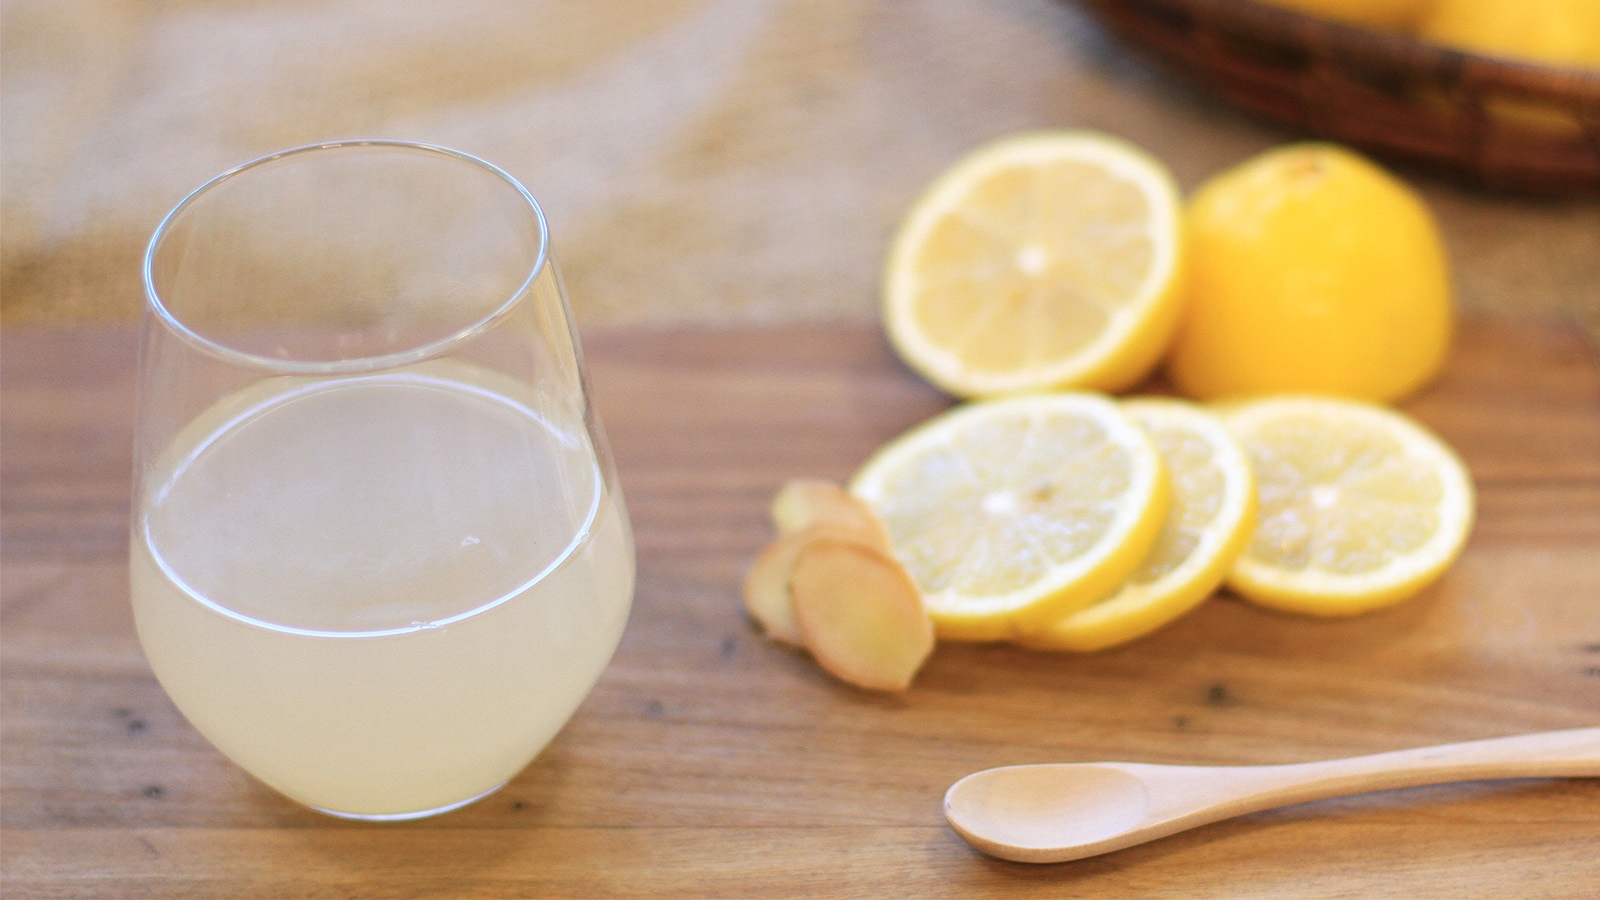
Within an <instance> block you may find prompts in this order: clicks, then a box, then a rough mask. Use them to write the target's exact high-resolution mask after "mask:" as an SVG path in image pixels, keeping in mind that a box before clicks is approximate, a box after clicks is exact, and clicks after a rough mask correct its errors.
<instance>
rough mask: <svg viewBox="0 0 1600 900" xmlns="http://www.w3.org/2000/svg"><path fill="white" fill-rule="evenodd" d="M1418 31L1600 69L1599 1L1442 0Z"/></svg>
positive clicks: (1476, 49) (1445, 40) (1482, 48)
mask: <svg viewBox="0 0 1600 900" xmlns="http://www.w3.org/2000/svg"><path fill="white" fill-rule="evenodd" d="M1418 33H1419V34H1420V35H1421V36H1422V37H1423V38H1426V39H1427V40H1430V41H1433V42H1434V43H1438V44H1444V45H1446V46H1451V47H1456V48H1458V49H1461V50H1466V51H1469V52H1472V53H1479V54H1483V55H1486V56H1498V57H1503V58H1506V59H1511V60H1516V61H1520V62H1531V63H1535V64H1542V65H1552V66H1559V67H1567V68H1577V69H1600V2H1596V0H1537V2H1532V3H1526V2H1510V0H1439V2H1438V3H1437V5H1436V6H1435V7H1434V8H1433V10H1432V11H1431V12H1430V13H1429V14H1428V15H1427V16H1426V17H1425V18H1424V19H1423V21H1422V24H1421V26H1420V27H1419V29H1418Z"/></svg>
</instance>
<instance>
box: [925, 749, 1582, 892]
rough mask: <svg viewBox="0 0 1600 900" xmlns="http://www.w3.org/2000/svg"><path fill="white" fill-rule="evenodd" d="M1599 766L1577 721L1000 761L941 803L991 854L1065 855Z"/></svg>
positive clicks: (1044, 858)
mask: <svg viewBox="0 0 1600 900" xmlns="http://www.w3.org/2000/svg"><path fill="white" fill-rule="evenodd" d="M1594 777H1600V728H1575V729H1571V730H1568V731H1547V732H1543V733H1539V734H1524V735H1515V736H1512V737H1502V738H1491V739H1489V740H1483V741H1467V742H1464V743H1459V744H1442V745H1440V746H1437V747H1419V748H1416V749H1412V750H1396V751H1393V752H1390V753H1376V754H1373V755H1371V756H1355V757H1350V758H1348V759H1332V760H1327V761H1325V762H1308V763H1295V764H1291V765H1279V766H1168V765H1153V764H1147V763H1127V762H1093V763H1061V764H1055V765H1033V766H1002V767H1000V768H996V769H985V770H984V771H982V772H975V773H973V774H971V775H968V776H967V777H965V778H963V779H961V780H960V781H958V782H956V783H955V784H954V785H952V786H951V787H950V790H949V791H948V792H946V793H945V797H944V814H945V818H946V819H948V820H949V822H950V827H952V828H954V829H955V830H956V832H957V833H958V834H960V835H961V836H962V837H963V838H965V839H966V840H967V842H968V843H970V844H971V845H972V846H974V847H976V848H978V849H979V850H982V851H983V852H984V853H987V854H990V855H991V856H998V857H1000V858H1001V859H1010V860H1015V861H1017V862H1032V863H1047V862H1065V861H1067V860H1070V859H1082V858H1083V857H1086V856H1095V855H1098V854H1101V853H1108V852H1110V851H1112V850H1121V849H1122V848H1124V847H1131V846H1133V845H1134V844H1142V843H1144V842H1145V841H1150V840H1154V839H1156V838H1160V837H1166V836H1167V835H1169V834H1174V833H1176V832H1179V831H1183V830H1184V829H1187V828H1193V827H1195V826H1196V825H1205V824H1207V823H1209V822H1216V821H1220V820H1222V819H1228V818H1232V817H1233V816H1238V815H1243V814H1245V813H1251V812H1257V811H1259V810H1263V809H1272V808H1274V807H1278V806H1288V805H1290V804H1294V803H1304V802H1306V801H1308V800H1321V799H1325V798H1328V797H1342V796H1345V795H1348V794H1360V793H1365V792H1367V791H1381V790H1389V789H1391V788H1402V787H1415V786H1417V785H1423V784H1441V783H1444V782H1448V781H1477V780H1481V779H1489V778H1594Z"/></svg>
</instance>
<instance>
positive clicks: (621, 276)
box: [0, 0, 1600, 325]
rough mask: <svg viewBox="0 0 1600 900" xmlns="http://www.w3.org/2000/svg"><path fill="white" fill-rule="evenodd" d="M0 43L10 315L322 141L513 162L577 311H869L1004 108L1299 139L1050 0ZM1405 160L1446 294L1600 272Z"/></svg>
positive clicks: (411, 15)
mask: <svg viewBox="0 0 1600 900" xmlns="http://www.w3.org/2000/svg"><path fill="white" fill-rule="evenodd" d="M0 41H3V46H0V66H3V71H0V91H3V97H0V116H3V125H4V127H3V142H0V178H3V205H0V209H3V220H0V236H3V243H4V253H3V260H0V262H3V269H4V278H3V284H0V301H3V314H4V321H5V322H6V324H8V325H12V324H18V323H26V322H36V321H44V320H53V321H84V320H88V321H96V320H117V321H131V320H133V319H134V318H135V317H136V316H137V315H138V310H139V306H140V302H141V301H140V291H139V280H138V265H139V259H140V255H141V253H142V252H143V247H144V243H145V241H146V239H147V238H148V235H149V233H150V231H151V229H152V228H153V227H154V226H155V224H156V222H157V221H158V220H159V219H160V217H161V215H162V214H163V213H164V212H165V211H166V210H167V209H168V208H169V207H170V206H172V205H173V204H174V203H175V202H176V201H177V200H179V199H180V198H181V197H182V196H183V195H184V194H185V193H186V192H187V191H188V190H189V189H191V188H193V187H195V186H196V185H198V184H199V183H201V182H202V181H204V180H205V179H206V178H208V177H210V176H211V175H213V174H215V173H216V172H218V171H221V170H222V169H224V168H227V167H228V166H231V165H233V164H235V163H238V162H242V161H244V160H246V159H249V158H252V157H255V156H258V155H261V154H264V153H267V152H270V151H273V150H277V149H281V148H284V147H288V146H293V145H297V144H302V143H308V142H313V141H319V140H326V139H332V138H341V137H373V136H377V137H397V138H409V139H415V140H422V141H429V142H435V143H442V144H447V145H451V146H454V147H457V148H459V149H462V150H466V151H468V152H471V153H475V154H478V155H480V156H483V157H485V158H487V159H489V160H491V161H493V162H495V163H497V164H499V165H501V166H502V167H504V168H506V169H508V170H509V171H510V172H511V173H512V174H513V175H515V176H516V177H518V178H519V179H521V180H522V181H524V182H525V183H526V184H527V185H528V186H529V188H530V189H531V190H532V191H533V193H534V195H535V196H537V197H538V198H540V200H541V202H542V204H543V205H544V207H545V209H546V212H547V215H548V217H549V220H550V223H551V229H552V233H553V235H554V241H555V248H556V255H557V258H558V260H559V261H560V263H561V265H562V269H563V272H564V274H565V276H566V279H567V284H568V289H569V291H570V293H571V295H572V303H573V306H574V308H575V309H576V311H577V316H578V319H579V321H580V323H582V324H585V325H594V324H608V323H617V322H633V321H641V320H648V321H685V320H687V321H716V322H728V321H784V320H797V319H863V318H867V317H871V316H875V315H876V309H877V306H876V304H877V282H878V275H879V269H880V266H881V264H882V258H883V253H884V248H885V245H886V242H887V240H888V237H889V235H890V234H891V232H892V231H893V229H894V227H895V224H896V221H897V219H898V218H899V216H900V215H901V213H902V212H903V211H904V209H905V208H906V206H907V204H908V203H909V202H910V200H911V199H912V198H913V197H914V196H915V194H916V193H917V191H918V190H919V189H920V188H921V187H922V186H924V185H925V184H926V183H927V181H928V180H929V179H930V178H932V177H933V176H934V175H935V174H936V173H937V172H938V171H939V170H940V169H942V168H943V167H944V166H946V165H947V164H949V163H950V162H951V161H952V160H954V159H955V158H956V157H957V156H959V155H960V154H961V153H963V152H964V151H966V150H968V149H970V148H971V147H973V146H974V145H976V144H978V143H979V142H982V141H984V140H986V139H988V138H991V137H994V136H997V135H1000V134H1003V133H1006V132H1010V131H1014V130H1019V129H1025V128H1037V127H1050V126H1084V127H1092V128H1098V129H1102V130H1106V131H1111V132H1115V133H1118V134H1121V135H1123V136H1124V137H1127V138H1130V139H1132V140H1133V141H1135V142H1138V143H1140V144H1142V145H1144V146H1145V147H1147V148H1149V149H1150V150H1152V151H1153V152H1155V153H1156V154H1157V155H1159V156H1161V157H1162V158H1164V159H1165V160H1166V161H1167V162H1168V163H1169V164H1170V165H1171V166H1172V168H1173V170H1174V171H1175V173H1176V174H1177V176H1178V179H1179V181H1180V182H1181V183H1182V184H1183V185H1184V186H1185V187H1187V188H1192V187H1193V186H1194V185H1195V184H1197V183H1198V182H1199V181H1200V180H1201V179H1203V178H1204V177H1205V176H1207V175H1208V174H1210V173H1212V172H1215V171H1217V170H1219V169H1221V168H1223V167H1225V166H1228V165H1230V164H1232V163H1235V162H1237V161H1239V160H1241V159H1243V158H1245V157H1247V156H1248V155H1250V154H1252V153H1254V152H1256V151H1258V150H1260V149H1262V148H1265V147H1268V146H1271V145H1273V144H1277V143H1281V142H1284V141H1286V140H1290V139H1292V138H1293V137H1294V135H1293V134H1292V133H1291V132H1289V131H1287V130H1283V129H1279V128H1277V127H1275V126H1273V125H1270V124H1267V123H1263V122H1261V121H1259V120H1256V119H1252V118H1250V117H1247V116H1245V115H1242V114H1240V113H1237V112H1235V111H1234V110H1232V109H1230V108H1228V107H1227V106H1225V105H1223V104H1221V103H1219V102H1217V101H1215V100H1213V99H1211V98H1210V97H1208V96H1206V95H1204V94H1202V93H1199V92H1198V91H1196V90H1194V89H1192V88H1191V87H1190V86H1188V85H1187V84H1185V83H1184V82H1182V81H1180V80H1177V79H1175V78H1173V77H1171V76H1169V75H1168V74H1167V73H1166V72H1165V71H1164V70H1162V69H1159V68H1157V67H1153V66H1151V65H1149V64H1148V63H1147V62H1146V61H1145V60H1144V59H1143V58H1141V57H1138V56H1136V55H1134V54H1132V53H1130V52H1129V51H1128V50H1127V49H1126V48H1125V47H1123V46H1121V45H1119V44H1117V43H1116V42H1115V41H1113V40H1112V39H1111V38H1110V37H1108V36H1107V34H1106V33H1105V32H1104V31H1102V30H1101V29H1100V28H1099V26H1098V25H1097V24H1096V23H1095V21H1094V20H1093V19H1092V18H1091V17H1090V16H1089V15H1088V14H1086V13H1085V12H1084V11H1082V9H1080V8H1079V7H1077V6H1074V5H1072V4H1070V3H1068V2H1065V0H542V2H534V0H504V2H493V0H208V2H202V0H173V2H148V0H73V2H60V0H0ZM1406 174H1407V177H1409V178H1411V179H1412V180H1413V182H1414V183H1416V184H1418V185H1419V186H1420V187H1421V188H1422V189H1423V191H1424V192H1425V194H1426V196H1427V198H1428V199H1429V201H1430V202H1431V203H1432V204H1433V206H1434V208H1435V210H1436V211H1437V212H1438V214H1439V216H1440V219H1441V222H1442V223H1443V226H1444V229H1445V232H1446V239H1447V241H1448V243H1449V244H1450V247H1451V250H1452V253H1453V255H1454V258H1455V262H1456V269H1457V274H1458V280H1459V283H1460V286H1461V289H1460V294H1461V303H1462V305H1463V306H1464V307H1467V308H1480V309H1481V308H1492V309H1503V310H1513V311H1527V312H1529V313H1531V314H1544V313H1550V312H1554V311H1556V310H1557V309H1559V308H1560V307H1561V306H1562V305H1564V304H1567V303H1571V302H1573V301H1574V300H1582V299H1584V298H1583V296H1582V295H1585V294H1589V295H1591V296H1592V293H1593V292H1594V291H1596V290H1597V288H1596V285H1600V209H1597V208H1596V206H1595V205H1594V204H1592V203H1576V202H1571V203H1562V202H1535V201H1528V200H1522V199H1516V198H1509V197H1504V196H1496V195H1491V194H1483V193H1478V192H1474V191H1470V190H1465V189H1461V188H1458V187H1455V186H1453V185H1451V184H1449V183H1446V182H1443V181H1439V180H1436V179H1433V178H1431V177H1428V176H1426V175H1424V174H1420V173H1415V172H1407V173H1406ZM1591 302H1592V301H1591Z"/></svg>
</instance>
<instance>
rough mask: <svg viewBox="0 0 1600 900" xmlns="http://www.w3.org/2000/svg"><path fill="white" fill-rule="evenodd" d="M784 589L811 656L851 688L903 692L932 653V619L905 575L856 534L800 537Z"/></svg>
mask: <svg viewBox="0 0 1600 900" xmlns="http://www.w3.org/2000/svg"><path fill="white" fill-rule="evenodd" d="M789 596H790V599H791V601H792V603H793V609H794V617H795V621H796V623H797V624H798V625H799V630H800V634H801V636H802V637H803V638H804V640H805V646H806V648H807V649H808V650H810V651H811V655H812V656H814V657H815V658H816V660H817V662H818V663H819V664H821V665H822V667H823V668H824V669H826V670H827V671H828V672H829V673H831V674H833V675H834V676H836V677H838V678H840V679H841V680H843V681H846V682H849V683H850V684H853V685H856V686H857V687H862V688H867V689H869V690H880V691H903V690H905V689H906V688H907V687H909V686H910V685H911V680H912V679H913V678H915V677H916V674H917V671H918V670H919V669H921V668H922V664H923V662H924V661H925V660H926V659H927V658H928V655H929V654H930V653H932V652H933V645H934V635H933V620H932V619H930V618H929V617H928V613H927V610H925V609H924V608H923V606H922V596H921V594H920V593H919V592H918V591H917V586H916V585H915V584H914V583H913V582H912V581H911V576H910V575H908V574H906V570H905V568H904V567H903V566H901V565H900V564H899V563H898V562H896V561H895V560H894V559H893V558H892V557H890V556H889V555H888V554H886V553H884V552H883V551H881V550H877V549H875V548H873V547H871V546H868V545H865V544H862V543H861V542H860V541H856V540H849V539H840V538H838V537H832V536H818V537H815V538H814V539H812V540H809V541H807V542H805V544H804V546H802V547H801V549H800V551H799V554H798V555H797V556H796V557H795V560H794V564H793V567H792V571H791V574H790V576H789Z"/></svg>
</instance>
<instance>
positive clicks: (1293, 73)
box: [1077, 0, 1600, 196]
mask: <svg viewBox="0 0 1600 900" xmlns="http://www.w3.org/2000/svg"><path fill="white" fill-rule="evenodd" d="M1077 2H1078V3H1080V4H1081V5H1083V6H1084V7H1086V8H1088V9H1089V10H1090V11H1091V12H1093V13H1094V14H1095V15H1096V16H1097V17H1098V18H1099V19H1100V20H1101V21H1102V22H1103V23H1104V24H1105V25H1106V26H1107V27H1108V28H1110V29H1111V30H1112V31H1113V32H1115V33H1116V34H1118V35H1120V36H1121V37H1123V38H1124V39H1126V40H1127V41H1129V42H1131V43H1133V44H1136V45H1138V46H1140V47H1143V48H1145V49H1146V50H1148V51H1150V52H1152V53H1154V54H1155V55H1157V56H1158V57H1160V58H1161V59H1162V60H1164V61H1166V62H1168V63H1170V64H1171V65H1173V66H1175V67H1177V68H1178V69H1180V70H1182V71H1184V72H1186V73H1188V74H1189V75H1191V76H1193V77H1194V78H1197V79H1198V80H1200V81H1201V82H1203V83H1204V84H1206V85H1208V86H1209V87H1210V88H1211V89H1213V90H1214V91H1216V92H1217V93H1219V94H1221V95H1222V96H1223V97H1225V98H1227V99H1228V100H1230V101H1232V102H1234V103H1236V104H1238V105H1240V106H1242V107H1245V108H1247V109H1250V110H1253V111H1255V112H1258V113H1261V114H1264V115H1267V116H1270V117H1272V118H1275V119H1278V120H1281V121H1284V122H1288V123H1291V124H1293V125H1296V126H1298V127H1301V128H1304V129H1306V130H1308V131H1310V132H1311V133H1313V134H1316V135H1319V136H1322V137H1326V138H1329V139H1332V140H1337V141H1341V142H1344V143H1348V144H1351V145H1353V146H1356V147H1361V148H1363V149H1365V150H1368V151H1371V152H1373V153H1375V154H1378V155H1384V156H1389V157H1392V158H1397V159H1408V160H1412V161H1416V162H1420V163H1423V164H1425V165H1427V166H1428V167H1430V168H1433V169H1437V170H1440V171H1443V172H1446V173H1449V174H1452V175H1455V176H1458V177H1461V178H1465V179H1466V180H1468V181H1471V182H1473V183H1476V184H1479V185H1482V186H1486V187H1490V188H1497V189H1506V190H1513V191H1519V192H1527V193H1536V194H1545V195H1561V196H1573V195H1590V196H1593V195H1600V73H1585V72H1579V71H1571V70H1558V69H1552V68H1545V67H1540V66H1533V65H1522V64H1518V63H1513V62H1506V61H1502V60H1497V59H1490V58H1487V57H1482V56H1476V55H1473V54H1468V53H1462V52H1460V51H1456V50H1451V49H1447V48H1444V47H1439V46H1434V45H1431V44H1427V43H1424V42H1422V41H1419V40H1416V39H1413V38H1411V37H1408V36H1406V35H1401V34H1392V33H1387V32H1379V31H1373V30H1368V29H1364V28H1358V27H1355V26H1351V25H1344V24H1340V23H1336V22H1329V21H1324V20H1321V19H1317V18H1313V17H1311V16H1308V15H1303V14H1300V13H1296V12H1293V11H1290V10H1287V9H1280V8H1278V7H1274V6H1266V5H1263V4H1258V3H1254V2H1251V0H1077Z"/></svg>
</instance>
